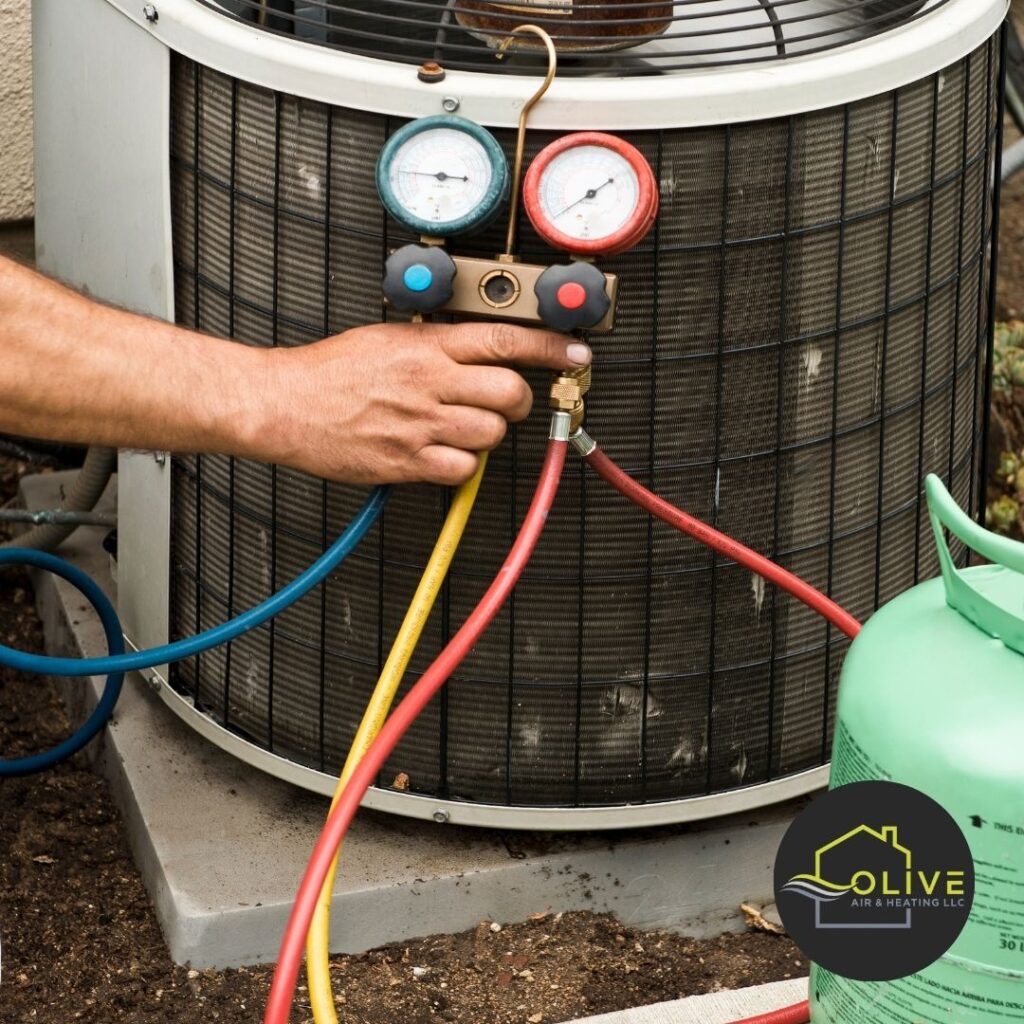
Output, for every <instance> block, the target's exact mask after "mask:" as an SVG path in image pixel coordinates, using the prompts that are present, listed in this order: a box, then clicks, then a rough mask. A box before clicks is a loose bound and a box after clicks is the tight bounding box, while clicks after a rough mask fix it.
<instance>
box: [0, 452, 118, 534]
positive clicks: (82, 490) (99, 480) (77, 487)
mask: <svg viewBox="0 0 1024 1024" xmlns="http://www.w3.org/2000/svg"><path fill="white" fill-rule="evenodd" d="M116 469H117V449H116V448H99V447H95V446H94V447H92V448H90V449H89V451H88V452H87V453H86V456H85V462H83V463H82V468H81V469H80V470H79V471H78V476H76V477H75V480H74V483H72V485H71V486H70V487H69V488H68V492H67V494H66V495H65V497H64V502H63V504H62V505H61V508H62V510H63V511H65V512H91V511H92V510H93V509H94V508H95V507H96V504H97V502H98V501H99V500H100V498H102V497H103V492H104V491H105V490H106V489H107V484H108V483H110V478H111V476H113V474H114V470H116ZM77 529H78V526H77V525H75V524H71V525H68V524H60V525H58V524H56V523H47V524H45V525H43V526H35V527H33V528H32V529H31V530H27V531H26V532H25V533H23V534H21V535H20V536H18V537H15V538H14V539H13V540H9V541H7V542H6V543H4V544H0V548H21V549H23V550H24V549H26V548H27V549H30V550H32V551H53V550H54V549H55V548H57V547H59V546H60V545H61V544H63V543H64V541H65V540H67V539H68V537H70V536H71V534H73V533H74V532H75V530H77Z"/></svg>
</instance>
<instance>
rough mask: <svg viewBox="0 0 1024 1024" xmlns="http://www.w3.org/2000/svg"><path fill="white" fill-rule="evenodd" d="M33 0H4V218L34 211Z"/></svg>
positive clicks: (0, 4)
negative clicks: (31, 24)
mask: <svg viewBox="0 0 1024 1024" xmlns="http://www.w3.org/2000/svg"><path fill="white" fill-rule="evenodd" d="M30 3H31V0H0V221H8V220H21V219H22V218H23V217H31V216H32V40H31V32H30V28H29V26H30V6H29V5H30Z"/></svg>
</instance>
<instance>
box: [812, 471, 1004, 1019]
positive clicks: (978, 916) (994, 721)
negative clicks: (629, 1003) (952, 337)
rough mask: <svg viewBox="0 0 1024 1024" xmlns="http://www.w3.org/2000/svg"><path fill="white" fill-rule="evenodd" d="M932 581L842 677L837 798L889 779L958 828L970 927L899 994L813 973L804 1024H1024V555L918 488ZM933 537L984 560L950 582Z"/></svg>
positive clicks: (903, 599) (882, 626)
mask: <svg viewBox="0 0 1024 1024" xmlns="http://www.w3.org/2000/svg"><path fill="white" fill-rule="evenodd" d="M925 486H926V492H927V496H928V508H929V514H930V517H931V523H932V529H933V530H934V533H935V542H936V544H937V545H938V550H939V559H940V562H941V566H942V578H941V579H934V580H930V581H929V582H927V583H922V584H920V585H919V586H916V587H914V588H913V589H912V590H909V591H907V593H905V594H903V595H902V596H900V597H898V598H896V599H895V600H894V601H892V602H890V603H889V604H887V605H886V606H885V607H884V608H882V609H881V610H880V611H878V612H876V613H875V615H873V616H872V617H871V619H870V621H869V622H868V623H867V625H865V627H864V629H863V630H861V633H860V635H859V636H858V637H857V638H856V640H855V641H854V643H853V644H852V646H851V647H850V650H849V653H848V654H847V657H846V661H845V663H844V665H843V671H842V677H841V681H840V686H839V699H838V708H837V712H836V731H835V741H834V745H833V751H832V776H831V782H830V785H831V786H832V787H833V788H834V787H837V786H842V785H845V784H846V783H849V782H858V781H862V780H869V779H886V780H892V781H894V782H901V783H903V784H905V785H908V786H913V787H915V788H916V789H919V790H922V791H923V792H925V793H927V794H928V795H929V796H931V797H932V798H933V799H935V800H937V801H938V802H939V803H940V804H941V805H942V806H943V807H945V808H946V810H947V811H949V813H950V814H951V815H952V816H953V818H955V819H956V821H957V822H958V823H959V825H960V826H961V828H962V829H963V832H964V835H965V836H966V837H967V840H968V842H969V844H970V847H971V852H972V853H973V855H974V862H975V871H976V883H975V886H976V887H975V898H974V906H973V909H972V911H971V916H970V918H969V920H968V922H967V925H966V926H965V928H964V930H963V931H962V932H961V934H960V937H959V938H958V939H957V941H956V942H955V943H954V944H953V947H952V948H951V949H950V951H949V952H948V953H947V954H946V956H944V957H943V958H942V959H941V960H939V961H938V962H937V963H935V964H933V965H932V966H931V967H929V968H927V969H926V970H924V971H921V972H920V973H919V974H914V975H911V976H910V977H907V978H902V979H899V980H897V981H888V982H863V981H851V980H849V979H847V978H842V977H839V976H837V975H835V974H832V973H830V972H829V971H825V970H823V969H821V968H819V967H812V970H811V980H810V999H811V1021H812V1024H1007V1022H1013V1021H1021V1022H1024V544H1020V543H1017V542H1015V541H1012V540H1009V539H1008V538H1005V537H999V536H997V535H996V534H993V533H990V532H989V531H987V530H984V529H983V528H982V527H980V526H978V525H977V524H976V523H974V522H973V521H972V520H971V519H970V518H969V517H968V516H966V515H965V514H964V513H963V512H962V511H961V510H960V509H959V508H958V507H957V505H956V504H955V502H954V501H953V499H952V498H951V497H950V495H949V493H948V492H947V491H946V489H945V487H944V486H943V485H942V483H941V481H940V480H939V479H938V477H935V476H930V477H929V478H928V480H927V481H926V485H925ZM943 527H945V528H946V529H948V530H949V531H950V533H951V534H953V535H955V536H956V537H958V538H959V539H960V540H961V541H963V542H964V543H965V544H966V545H967V546H968V547H969V548H971V549H972V550H974V551H975V552H977V553H978V554H979V555H981V556H982V557H983V558H985V559H987V560H988V562H989V563H991V564H988V565H979V566H975V567H973V568H969V569H957V568H956V566H955V565H954V563H953V559H952V557H951V556H950V553H949V548H948V546H947V544H946V539H945V534H944V531H943Z"/></svg>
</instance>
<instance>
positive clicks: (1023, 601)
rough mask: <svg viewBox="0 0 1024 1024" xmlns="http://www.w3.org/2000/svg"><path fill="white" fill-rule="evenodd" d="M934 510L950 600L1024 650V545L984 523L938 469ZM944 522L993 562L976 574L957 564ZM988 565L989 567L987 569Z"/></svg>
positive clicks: (930, 491)
mask: <svg viewBox="0 0 1024 1024" xmlns="http://www.w3.org/2000/svg"><path fill="white" fill-rule="evenodd" d="M925 493H926V494H927V496H928V514H929V517H930V519H931V523H932V531H933V532H934V534H935V546H936V547H937V549H938V552H939V563H940V564H941V566H942V579H943V582H944V583H945V585H946V603H947V604H948V605H949V606H950V608H954V609H955V610H956V611H958V612H959V613H960V614H961V615H963V616H964V617H965V618H967V619H969V620H970V621H971V622H973V623H974V624H975V625H976V626H978V627H979V628H980V629H982V630H984V631H985V632H986V633H988V635H989V636H993V637H998V638H999V639H1000V640H1002V641H1003V643H1004V644H1006V646H1007V647H1009V648H1010V649H1011V650H1014V651H1017V652H1018V653H1019V654H1024V580H1022V579H1020V578H1019V575H1017V574H1024V544H1021V543H1019V542H1018V541H1015V540H1011V539H1010V538H1009V537H1000V536H999V535H998V534H995V533H992V531H991V530H986V529H985V528H984V527H982V526H979V525H978V524H977V523H976V522H974V520H973V519H971V517H970V516H968V515H967V514H966V513H965V512H964V511H963V509H961V508H960V506H959V505H957V503H956V502H955V501H954V500H953V497H952V495H951V494H950V493H949V491H947V490H946V486H945V484H943V482H942V480H940V479H939V477H937V476H936V475H935V474H934V473H930V474H929V475H928V477H927V479H926V480H925ZM943 527H945V528H946V529H948V530H949V532H950V533H952V534H953V535H954V536H955V537H958V538H959V539H960V540H962V541H963V542H964V544H966V545H967V546H968V547H969V548H970V549H971V550H972V551H976V552H977V553H978V554H979V555H981V556H982V557H983V558H986V559H988V560H989V561H990V562H992V563H993V565H991V566H985V567H982V568H980V569H975V570H973V571H972V572H971V573H970V575H968V574H966V573H964V572H962V571H961V570H959V569H957V567H956V565H955V564H954V562H953V556H952V555H951V554H950V553H949V546H948V545H947V544H946V536H945V534H944V533H943ZM986 570H987V571H986Z"/></svg>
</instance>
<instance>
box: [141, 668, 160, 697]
mask: <svg viewBox="0 0 1024 1024" xmlns="http://www.w3.org/2000/svg"><path fill="white" fill-rule="evenodd" d="M145 679H146V682H147V683H148V684H149V688H150V689H151V690H153V691H154V693H159V692H160V687H161V685H162V683H161V682H160V677H159V676H158V675H157V674H156V673H155V672H152V673H151V674H150V675H148V676H146V677H145Z"/></svg>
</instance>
